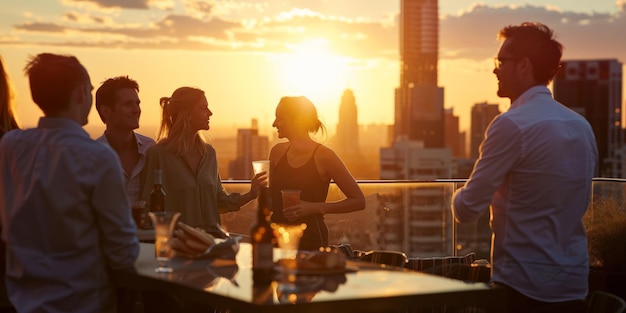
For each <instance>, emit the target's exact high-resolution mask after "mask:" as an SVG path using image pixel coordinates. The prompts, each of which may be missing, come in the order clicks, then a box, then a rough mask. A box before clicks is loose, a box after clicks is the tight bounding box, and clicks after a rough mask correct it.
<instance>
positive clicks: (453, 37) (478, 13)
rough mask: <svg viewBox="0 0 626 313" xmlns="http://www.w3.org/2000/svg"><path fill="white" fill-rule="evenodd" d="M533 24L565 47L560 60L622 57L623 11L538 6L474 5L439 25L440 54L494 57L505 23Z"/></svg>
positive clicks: (625, 26) (625, 24)
mask: <svg viewBox="0 0 626 313" xmlns="http://www.w3.org/2000/svg"><path fill="white" fill-rule="evenodd" d="M525 21H537V22H541V23H544V24H546V25H548V26H549V27H551V28H552V29H554V31H555V35H556V37H557V39H558V40H559V41H561V43H563V45H564V46H565V50H564V57H599V58H600V57H601V58H603V57H617V56H619V55H617V54H618V53H622V56H621V57H622V58H626V55H623V54H624V53H626V41H624V40H622V36H623V34H621V33H622V32H623V30H624V29H626V16H625V15H624V11H620V12H618V13H617V14H613V15H612V14H602V13H573V12H566V11H559V10H554V9H550V8H547V7H538V6H530V5H527V6H519V7H514V6H506V7H493V6H491V7H490V6H485V5H476V6H474V7H473V8H472V9H471V10H469V11H465V12H464V13H462V14H461V15H457V16H446V17H444V19H443V20H442V21H441V22H440V35H439V40H440V54H441V57H444V58H467V59H474V60H484V59H486V58H490V57H493V55H495V54H496V52H497V48H498V46H499V42H497V40H496V34H497V32H498V31H499V30H500V29H501V28H502V27H504V26H506V25H509V24H519V23H521V22H525Z"/></svg>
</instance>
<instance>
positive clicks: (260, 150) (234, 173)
mask: <svg viewBox="0 0 626 313" xmlns="http://www.w3.org/2000/svg"><path fill="white" fill-rule="evenodd" d="M268 156H269V141H268V139H267V136H259V129H258V122H257V120H256V119H252V127H251V128H242V129H238V130H237V157H236V158H235V159H234V160H232V161H230V162H229V164H228V173H229V177H230V178H231V179H251V178H252V176H253V171H252V161H254V160H264V159H267V158H268Z"/></svg>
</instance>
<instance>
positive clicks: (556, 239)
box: [452, 86, 598, 302]
mask: <svg viewBox="0 0 626 313" xmlns="http://www.w3.org/2000/svg"><path fill="white" fill-rule="evenodd" d="M597 161H598V151H597V145H596V140H595V137H594V134H593V131H592V129H591V126H590V125H589V123H588V122H587V121H586V120H585V119H584V118H583V117H582V116H581V115H579V114H578V113H576V112H574V111H572V110H570V109H568V108H567V107H565V106H563V105H562V104H560V103H558V102H556V101H555V100H554V99H553V98H552V94H551V93H550V90H549V89H548V88H547V87H545V86H535V87H532V88H530V89H528V90H527V91H526V92H524V93H523V94H522V95H521V96H520V97H519V98H518V99H517V100H515V101H514V102H513V103H512V104H511V108H510V109H509V110H508V111H507V112H505V113H502V114H500V115H499V116H497V117H496V118H494V120H493V121H492V123H491V124H490V125H489V127H488V129H487V131H486V136H485V139H484V141H483V143H482V144H481V147H480V156H479V158H478V160H477V161H476V164H475V166H474V171H473V172H472V174H471V175H470V178H469V180H468V181H467V183H466V185H465V186H464V187H463V188H461V189H459V190H458V191H457V192H456V193H455V194H454V196H453V201H452V202H453V204H452V205H453V208H452V211H453V214H454V216H455V218H456V220H457V221H459V222H468V221H474V220H476V219H477V218H478V217H479V216H480V215H481V214H482V213H483V212H484V211H485V210H486V209H487V208H489V206H490V205H491V228H492V232H493V237H492V250H491V251H492V266H493V267H492V277H491V280H492V281H494V282H499V283H503V284H505V285H508V286H510V287H512V288H514V289H516V290H517V291H519V292H521V293H522V294H524V295H526V296H528V297H530V298H533V299H536V300H539V301H545V302H560V301H567V300H574V299H583V298H584V297H585V296H586V294H587V279H588V272H589V257H588V254H587V237H586V233H585V228H584V226H583V223H582V216H583V215H584V213H585V211H586V210H587V207H588V206H589V204H590V200H591V183H592V178H593V176H594V173H595V170H596V165H597Z"/></svg>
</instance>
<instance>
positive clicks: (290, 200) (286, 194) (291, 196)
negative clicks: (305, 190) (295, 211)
mask: <svg viewBox="0 0 626 313" xmlns="http://www.w3.org/2000/svg"><path fill="white" fill-rule="evenodd" d="M280 194H281V195H282V198H283V208H288V207H290V206H294V205H296V204H300V190H295V189H289V190H281V191H280Z"/></svg>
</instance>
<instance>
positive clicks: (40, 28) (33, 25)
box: [13, 22, 65, 33]
mask: <svg viewBox="0 0 626 313" xmlns="http://www.w3.org/2000/svg"><path fill="white" fill-rule="evenodd" d="M13 28H14V29H16V30H21V31H26V32H43V33H62V32H64V31H65V27H63V26H60V25H57V24H54V23H41V22H29V23H24V24H20V25H15V26H14V27H13Z"/></svg>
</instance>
